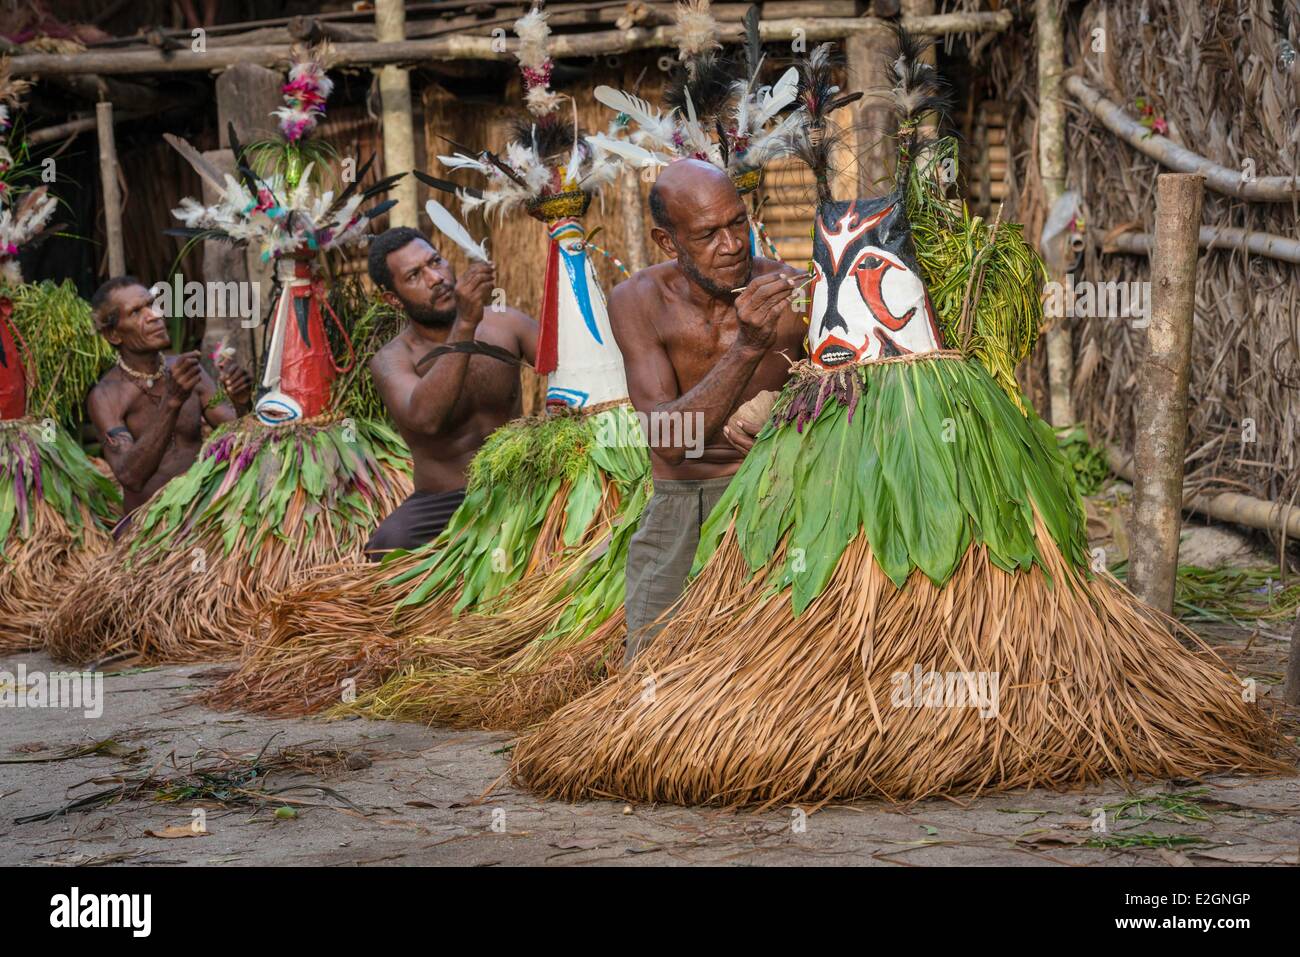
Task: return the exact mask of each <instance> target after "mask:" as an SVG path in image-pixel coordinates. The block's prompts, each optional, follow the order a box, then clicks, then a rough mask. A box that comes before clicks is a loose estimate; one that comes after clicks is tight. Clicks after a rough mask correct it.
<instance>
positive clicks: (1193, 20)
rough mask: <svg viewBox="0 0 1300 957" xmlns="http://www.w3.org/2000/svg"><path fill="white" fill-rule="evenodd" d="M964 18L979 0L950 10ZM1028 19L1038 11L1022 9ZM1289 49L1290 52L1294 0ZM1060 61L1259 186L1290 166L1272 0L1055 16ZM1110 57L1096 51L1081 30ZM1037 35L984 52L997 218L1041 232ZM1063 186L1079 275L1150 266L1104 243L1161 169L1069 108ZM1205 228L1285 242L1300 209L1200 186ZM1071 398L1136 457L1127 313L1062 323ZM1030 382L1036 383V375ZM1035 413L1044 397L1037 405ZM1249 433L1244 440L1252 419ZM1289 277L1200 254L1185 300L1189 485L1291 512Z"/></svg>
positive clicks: (1025, 33)
mask: <svg viewBox="0 0 1300 957" xmlns="http://www.w3.org/2000/svg"><path fill="white" fill-rule="evenodd" d="M948 6H949V7H950V8H953V9H975V8H979V7H981V6H982V4H981V3H979V2H977V0H962V2H958V3H951V4H949V5H948ZM1018 6H1019V7H1020V8H1021V16H1022V17H1023V18H1025V22H1026V23H1031V22H1032V13H1033V6H1034V5H1033V3H1031V2H1021V3H1019V4H1018ZM1286 6H1287V7H1289V8H1290V9H1291V11H1292V16H1291V20H1292V22H1291V23H1290V41H1291V42H1292V43H1293V44H1295V43H1296V42H1297V40H1298V39H1300V38H1298V37H1297V30H1300V12H1297V10H1296V7H1295V5H1294V4H1286ZM1067 13H1068V26H1067V29H1068V31H1069V33H1068V34H1067V44H1066V55H1067V57H1068V60H1069V62H1068V63H1067V68H1068V69H1069V70H1070V72H1076V73H1079V74H1080V75H1082V76H1083V77H1084V78H1085V79H1086V80H1087V81H1088V82H1089V83H1090V84H1091V85H1092V86H1094V87H1095V88H1097V89H1099V90H1101V91H1102V92H1103V93H1104V95H1105V96H1106V97H1108V98H1109V99H1111V100H1112V101H1114V102H1116V103H1118V104H1121V105H1122V106H1124V107H1125V109H1126V111H1128V112H1129V114H1130V115H1131V116H1132V117H1133V118H1134V119H1138V118H1139V110H1138V108H1137V105H1136V102H1137V100H1138V98H1139V97H1143V98H1145V100H1146V101H1147V102H1148V103H1150V104H1151V107H1152V112H1153V118H1162V119H1163V120H1164V121H1165V122H1166V123H1167V124H1168V130H1169V131H1168V134H1167V135H1168V136H1169V138H1170V139H1172V140H1174V141H1175V142H1178V143H1180V144H1182V145H1183V146H1185V147H1187V148H1188V149H1191V150H1192V151H1194V152H1196V153H1199V154H1200V155H1202V156H1204V157H1206V158H1207V159H1210V160H1212V161H1213V162H1215V163H1218V164H1220V165H1222V166H1226V167H1228V168H1230V169H1242V168H1243V163H1244V161H1246V160H1247V159H1250V160H1253V162H1254V165H1255V172H1256V175H1258V176H1268V175H1274V176H1280V175H1293V174H1294V173H1295V172H1296V171H1297V170H1298V169H1300V62H1297V63H1296V64H1295V65H1294V66H1292V67H1291V69H1290V70H1287V69H1285V68H1284V67H1283V66H1282V65H1281V64H1280V63H1279V60H1278V51H1279V45H1280V40H1281V36H1280V34H1279V32H1278V31H1277V29H1276V28H1275V26H1274V22H1273V11H1272V4H1271V3H1270V2H1267V0H1216V2H1214V3H1204V2H1201V0H1111V2H1107V3H1101V2H1093V3H1088V4H1081V3H1075V4H1070V5H1069V6H1068V8H1067ZM1097 27H1104V28H1105V31H1106V32H1105V38H1106V50H1105V52H1104V53H1099V52H1094V51H1093V49H1092V47H1093V33H1092V31H1093V29H1094V28H1097ZM1034 43H1035V40H1034V36H1033V30H1032V28H1027V29H1023V30H1021V29H1017V30H1013V31H1011V32H1010V33H1009V34H1007V35H1006V36H1005V37H999V38H998V39H997V40H996V41H995V42H994V43H993V44H992V45H991V46H990V47H989V48H988V49H987V50H986V51H985V52H984V54H983V64H984V67H983V68H984V69H986V70H987V75H988V77H989V79H990V83H991V86H992V89H993V91H994V95H996V96H997V97H998V98H1000V99H1001V100H1002V101H1003V103H1004V105H1005V107H1006V108H1007V110H1008V113H1009V116H1010V119H1009V122H1008V137H1009V139H1010V140H1011V152H1012V156H1013V159H1014V160H1015V162H1013V164H1012V167H1013V168H1012V172H1011V176H1012V177H1013V189H1012V195H1013V196H1014V197H1015V198H1016V201H1015V202H1013V203H1009V204H1008V208H1007V212H1006V216H1008V217H1009V218H1013V219H1020V220H1022V221H1024V222H1025V223H1026V224H1027V227H1028V228H1027V235H1030V236H1036V235H1037V234H1038V232H1039V231H1040V229H1041V224H1042V217H1043V213H1044V210H1043V209H1042V204H1041V200H1040V198H1039V197H1040V194H1039V184H1038V178H1037V175H1036V169H1035V164H1036V155H1035V152H1034V149H1033V137H1034V114H1035V112H1036V109H1035V103H1034V97H1035V96H1036V92H1035V88H1036V83H1035V69H1036V66H1035V58H1034V52H1033V51H1034ZM1068 143H1069V152H1068V156H1067V161H1068V163H1069V182H1068V186H1069V188H1070V189H1073V190H1077V191H1078V192H1079V193H1080V195H1081V197H1082V201H1083V211H1082V215H1083V219H1084V222H1085V227H1086V229H1087V231H1088V241H1087V243H1086V245H1085V247H1084V249H1083V252H1082V254H1081V258H1080V261H1079V263H1078V265H1077V266H1076V267H1075V269H1074V275H1075V279H1076V281H1079V280H1090V281H1093V282H1109V281H1119V282H1122V281H1147V280H1149V278H1150V265H1149V263H1148V261H1147V260H1146V258H1144V257H1141V256H1132V255H1125V254H1110V253H1103V252H1102V248H1103V242H1102V239H1103V237H1104V234H1105V233H1107V232H1109V231H1112V230H1119V229H1127V230H1133V231H1140V232H1146V233H1150V232H1153V231H1154V221H1155V185H1156V176H1157V175H1158V174H1159V173H1161V172H1165V171H1166V170H1164V169H1163V168H1162V167H1161V166H1160V165H1159V164H1158V163H1156V162H1155V161H1154V160H1151V159H1148V158H1146V157H1145V156H1142V155H1141V154H1139V153H1138V152H1137V151H1136V150H1134V149H1133V148H1132V147H1131V146H1129V145H1128V144H1127V143H1124V142H1122V141H1120V140H1119V139H1117V138H1116V137H1115V136H1114V135H1113V134H1111V133H1110V132H1109V131H1107V130H1106V129H1105V128H1104V127H1103V126H1102V125H1101V123H1100V122H1099V121H1097V120H1096V119H1094V118H1093V117H1092V116H1091V115H1090V114H1089V113H1087V112H1086V111H1084V110H1083V109H1082V108H1080V107H1079V106H1078V105H1077V104H1072V105H1071V109H1070V113H1069V127H1068ZM1202 222H1203V223H1204V224H1206V225H1211V226H1213V225H1221V226H1233V227H1239V228H1244V229H1248V230H1257V231H1261V232H1267V233H1273V234H1277V235H1282V236H1289V237H1293V238H1294V237H1295V236H1296V235H1297V224H1300V210H1298V209H1297V208H1296V207H1294V206H1292V205H1291V204H1284V203H1250V202H1245V201H1243V200H1239V199H1235V198H1232V197H1227V196H1223V195H1220V194H1218V193H1215V192H1213V191H1210V190H1207V191H1206V194H1205V207H1204V212H1203V214H1202ZM1071 327H1072V332H1073V340H1074V352H1075V370H1076V377H1075V403H1076V410H1077V412H1078V413H1079V414H1080V415H1081V417H1083V418H1084V419H1085V420H1086V421H1087V422H1088V424H1089V425H1090V427H1091V430H1092V433H1093V436H1094V439H1098V440H1104V441H1107V442H1110V443H1112V444H1114V445H1117V446H1119V447H1120V448H1121V449H1124V450H1128V451H1131V449H1132V443H1133V436H1134V420H1133V416H1134V412H1135V403H1136V395H1137V392H1136V390H1137V386H1138V381H1139V379H1140V377H1141V375H1142V366H1141V355H1142V350H1143V345H1144V336H1145V333H1144V332H1143V330H1141V329H1140V328H1133V326H1132V324H1131V323H1130V322H1129V321H1128V320H1126V319H1123V318H1076V319H1074V320H1072V321H1071ZM1028 371H1029V373H1030V374H1029V384H1030V385H1031V387H1035V391H1037V387H1040V386H1041V384H1042V381H1043V366H1042V364H1041V357H1040V363H1039V365H1038V366H1037V367H1034V368H1031V369H1030V370H1028ZM1037 401H1038V404H1039V405H1040V408H1041V407H1043V405H1044V402H1043V400H1042V398H1041V393H1040V397H1039V398H1038V400H1037ZM1251 421H1253V423H1254V429H1253V439H1254V440H1253V441H1250V439H1251V438H1252V431H1251V429H1250V426H1249V423H1250V422H1251ZM1298 439H1300V266H1297V265H1295V264H1290V263H1284V262H1279V261H1277V260H1273V259H1266V258H1262V257H1257V256H1248V255H1245V254H1243V253H1240V252H1237V251H1228V250H1203V251H1202V255H1201V260H1200V265H1199V272H1198V280H1197V296H1196V324H1195V332H1194V338H1193V361H1192V373H1191V403H1190V423H1189V436H1188V446H1187V448H1188V458H1187V477H1188V480H1189V482H1190V483H1191V484H1192V485H1195V486H1198V487H1204V488H1216V489H1223V490H1231V491H1244V492H1247V493H1250V494H1253V495H1257V496H1261V497H1263V498H1268V499H1273V500H1281V501H1292V500H1293V499H1296V498H1297V493H1298V492H1300V442H1298V441H1297V440H1298Z"/></svg>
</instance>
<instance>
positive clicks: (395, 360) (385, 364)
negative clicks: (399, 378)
mask: <svg viewBox="0 0 1300 957" xmlns="http://www.w3.org/2000/svg"><path fill="white" fill-rule="evenodd" d="M369 365H370V373H371V375H375V376H381V375H389V374H392V373H394V372H398V371H400V370H402V369H413V368H414V367H415V359H414V358H413V357H412V355H411V346H410V343H408V342H407V341H406V336H405V335H404V334H403V333H400V332H399V333H398V334H397V335H395V336H393V338H391V339H389V340H388V341H387V342H385V343H384V344H383V345H382V346H380V347H379V348H378V349H376V350H375V354H374V355H373V356H371V357H370V363H369Z"/></svg>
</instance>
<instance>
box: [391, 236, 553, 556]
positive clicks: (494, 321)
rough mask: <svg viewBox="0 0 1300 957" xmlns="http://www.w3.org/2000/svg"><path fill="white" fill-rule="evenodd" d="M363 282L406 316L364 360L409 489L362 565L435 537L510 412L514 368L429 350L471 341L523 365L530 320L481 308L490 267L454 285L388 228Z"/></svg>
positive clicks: (417, 243)
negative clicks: (407, 461) (408, 469)
mask: <svg viewBox="0 0 1300 957" xmlns="http://www.w3.org/2000/svg"><path fill="white" fill-rule="evenodd" d="M369 272H370V279H371V281H372V282H374V284H375V286H376V288H378V289H380V290H382V292H383V295H384V298H385V299H387V300H388V302H389V303H390V304H391V305H393V306H394V307H396V308H398V309H401V310H402V311H403V312H404V313H405V314H406V317H407V320H408V321H407V323H406V326H405V328H403V329H402V331H401V332H400V333H398V334H397V336H395V337H394V338H393V340H392V341H391V342H389V343H388V344H387V345H385V346H384V347H383V348H382V349H380V350H379V351H378V352H377V353H375V356H374V358H373V359H371V360H370V372H371V374H372V375H373V376H374V377H375V385H376V386H377V387H378V389H379V395H380V398H382V399H383V401H384V405H385V406H386V407H387V409H388V414H389V415H391V416H392V418H393V422H394V423H395V424H396V426H397V430H398V431H399V432H400V433H401V434H402V438H403V439H405V440H406V444H407V446H408V447H409V448H410V450H411V459H412V461H413V463H414V466H415V491H414V493H413V494H412V495H411V497H410V498H408V499H407V500H406V501H405V502H403V503H402V504H401V505H400V506H399V507H398V508H397V510H396V511H394V512H393V514H392V515H390V516H388V518H386V519H385V520H384V521H383V523H382V524H381V525H380V526H379V528H378V529H377V530H376V531H375V534H374V535H373V536H371V539H370V541H369V543H367V546H366V550H367V552H368V553H369V555H370V556H371V558H375V559H377V558H380V557H382V555H383V553H384V552H386V551H390V550H392V549H394V548H408V549H409V548H414V547H416V546H417V545H422V544H423V543H425V542H428V541H431V540H432V539H434V538H436V537H437V536H438V534H439V533H440V532H441V531H442V530H443V529H444V528H445V527H446V526H447V521H448V520H449V519H450V518H451V515H452V513H453V512H455V511H456V508H457V506H459V505H460V503H461V501H462V500H463V499H464V498H465V473H466V469H467V467H468V466H469V461H470V459H472V458H473V457H474V453H475V452H477V451H478V450H479V446H481V445H482V444H483V440H484V439H486V438H487V436H488V434H489V433H490V432H492V431H493V430H494V429H496V428H497V427H498V426H501V425H504V424H505V423H506V422H508V421H510V420H511V419H513V418H515V417H516V416H518V415H519V413H520V409H521V395H520V385H519V370H518V369H517V368H516V367H515V366H514V365H512V364H509V363H507V362H504V361H502V360H501V359H496V358H492V357H491V356H487V355H470V354H467V353H464V352H449V353H445V354H443V355H439V356H437V357H436V358H434V359H433V360H432V361H431V362H427V363H422V362H421V360H422V359H424V358H425V356H427V355H428V354H429V352H430V350H432V349H434V348H435V347H436V346H439V345H442V344H444V343H456V342H466V341H471V340H472V341H476V342H480V343H486V344H488V345H490V346H495V347H497V348H498V349H503V350H505V351H506V352H508V353H510V354H511V355H513V356H520V357H522V358H523V359H524V360H525V361H527V362H529V363H532V362H533V361H534V356H535V354H536V349H537V323H536V322H534V321H533V320H532V319H531V318H529V317H528V316H526V315H524V314H523V313H522V312H520V311H519V310H518V309H511V308H505V309H497V308H495V307H494V308H492V309H486V310H485V309H484V305H485V304H486V302H487V300H488V298H489V297H490V296H491V294H492V290H493V288H494V287H495V285H496V267H495V266H492V265H489V264H488V263H474V264H472V265H471V266H470V267H469V268H468V269H467V270H465V274H464V275H463V276H461V277H460V278H459V279H457V278H456V274H455V272H454V271H453V269H452V267H451V264H450V263H449V262H448V261H447V260H446V259H444V258H443V257H442V256H441V255H440V254H439V253H438V251H437V250H436V249H434V248H433V246H432V245H431V244H430V243H429V241H428V240H427V239H425V237H424V236H423V235H422V234H421V233H420V232H419V230H416V229H411V228H410V227H405V226H403V227H397V228H394V229H390V230H388V231H387V232H384V233H382V234H381V235H380V236H378V237H377V238H376V239H375V240H374V241H373V242H372V243H371V245H370V261H369Z"/></svg>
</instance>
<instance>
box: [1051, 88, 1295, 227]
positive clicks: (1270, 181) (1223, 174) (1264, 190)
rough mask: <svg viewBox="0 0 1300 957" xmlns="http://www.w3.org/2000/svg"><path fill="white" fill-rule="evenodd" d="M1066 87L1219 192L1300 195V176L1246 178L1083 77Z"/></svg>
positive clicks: (1147, 152)
mask: <svg viewBox="0 0 1300 957" xmlns="http://www.w3.org/2000/svg"><path fill="white" fill-rule="evenodd" d="M1065 88H1066V89H1067V90H1069V92H1070V94H1071V95H1072V96H1073V97H1074V98H1075V99H1076V100H1078V101H1079V103H1080V105H1082V106H1083V108H1084V109H1086V110H1087V111H1088V112H1089V113H1091V114H1092V115H1093V116H1095V117H1097V119H1099V120H1101V124H1102V125H1103V126H1104V127H1106V129H1108V130H1110V131H1111V132H1112V133H1114V134H1115V135H1116V136H1118V137H1119V138H1120V139H1122V140H1124V142H1126V143H1128V144H1129V146H1131V147H1133V148H1134V149H1135V150H1137V151H1138V152H1139V153H1142V154H1143V155H1144V156H1149V157H1150V158H1151V159H1153V160H1156V161H1157V162H1158V163H1160V164H1162V165H1163V166H1165V167H1166V168H1167V169H1171V170H1176V171H1178V172H1180V173H1199V174H1201V175H1202V176H1204V177H1205V184H1206V185H1207V186H1209V187H1210V189H1212V190H1214V191H1215V192H1216V193H1223V194H1224V195H1227V196H1236V197H1238V198H1240V199H1249V200H1257V201H1259V202H1268V203H1290V202H1293V201H1294V200H1296V199H1300V176H1259V177H1256V178H1254V179H1251V180H1247V179H1245V178H1244V177H1243V176H1242V171H1241V170H1235V169H1229V168H1228V167H1226V166H1220V165H1219V164H1218V163H1214V162H1211V161H1210V160H1208V159H1206V158H1205V157H1203V156H1200V155H1198V154H1196V153H1193V152H1192V151H1191V150H1189V149H1186V148H1185V147H1182V146H1179V145H1178V144H1177V143H1175V142H1174V141H1173V140H1169V139H1166V138H1165V137H1163V136H1160V135H1158V134H1156V133H1153V132H1151V130H1149V129H1147V128H1146V127H1145V126H1143V125H1142V124H1141V123H1138V122H1137V121H1136V120H1134V119H1132V118H1131V117H1130V116H1129V115H1128V114H1127V113H1125V112H1124V110H1123V109H1121V108H1120V107H1119V106H1118V105H1117V104H1115V103H1112V102H1111V101H1110V100H1108V99H1106V98H1105V97H1104V96H1102V95H1101V94H1100V93H1099V92H1097V91H1096V90H1094V89H1093V88H1092V87H1090V86H1089V85H1088V84H1087V83H1086V82H1085V81H1084V79H1083V78H1082V77H1078V76H1072V77H1069V78H1068V79H1066V81H1065Z"/></svg>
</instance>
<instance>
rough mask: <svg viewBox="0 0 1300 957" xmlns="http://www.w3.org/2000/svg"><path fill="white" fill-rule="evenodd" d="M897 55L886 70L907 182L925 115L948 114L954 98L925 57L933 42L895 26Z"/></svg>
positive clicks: (901, 172)
mask: <svg viewBox="0 0 1300 957" xmlns="http://www.w3.org/2000/svg"><path fill="white" fill-rule="evenodd" d="M894 32H895V37H896V39H897V42H898V49H897V54H896V55H895V56H894V58H893V60H892V62H890V63H889V65H888V69H887V71H886V73H887V75H888V77H889V81H890V85H891V86H892V88H893V89H892V96H893V98H894V108H895V109H896V110H897V111H898V151H899V158H898V170H897V174H896V181H897V182H899V183H904V182H906V181H907V174H908V169H909V167H910V166H911V163H912V161H913V159H915V157H916V154H917V149H918V147H919V145H920V144H919V143H918V135H919V130H920V125H921V118H922V117H923V116H925V115H926V114H927V113H937V114H939V115H940V116H943V115H945V114H946V113H947V112H948V110H949V109H950V108H951V105H952V100H951V95H950V92H949V89H948V84H947V83H945V82H944V79H943V77H941V76H940V75H939V71H938V70H936V69H935V68H934V67H933V66H931V65H930V64H929V63H926V62H924V61H923V60H922V59H921V57H922V55H923V54H924V53H925V51H926V50H927V49H928V48H929V47H930V46H931V45H932V43H933V41H930V40H922V39H920V38H919V37H914V36H913V35H912V34H910V33H908V32H907V31H906V30H904V29H903V28H902V27H901V26H899V27H896V28H895V31H894Z"/></svg>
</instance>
